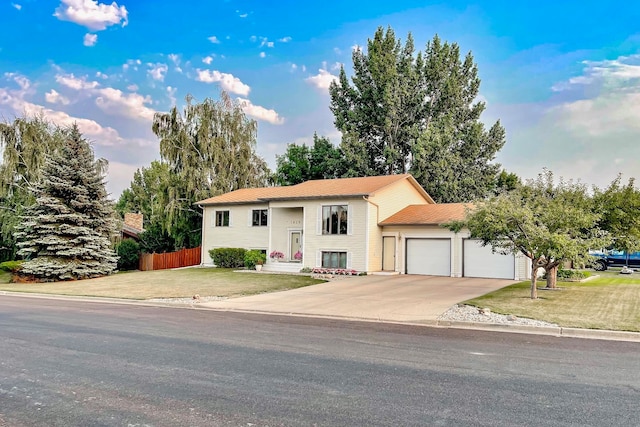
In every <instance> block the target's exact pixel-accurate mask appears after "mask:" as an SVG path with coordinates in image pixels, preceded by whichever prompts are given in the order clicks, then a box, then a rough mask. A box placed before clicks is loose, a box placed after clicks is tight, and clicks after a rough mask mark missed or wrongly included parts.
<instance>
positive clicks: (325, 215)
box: [322, 205, 348, 234]
mask: <svg viewBox="0 0 640 427" xmlns="http://www.w3.org/2000/svg"><path fill="white" fill-rule="evenodd" d="M347 213H348V206H347V205H332V206H323V207H322V234H347V229H348V226H347V218H348V215H347Z"/></svg>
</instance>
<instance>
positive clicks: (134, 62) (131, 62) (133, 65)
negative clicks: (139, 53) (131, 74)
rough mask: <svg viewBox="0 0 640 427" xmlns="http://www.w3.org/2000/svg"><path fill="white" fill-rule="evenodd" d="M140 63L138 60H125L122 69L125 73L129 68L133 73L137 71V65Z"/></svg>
mask: <svg viewBox="0 0 640 427" xmlns="http://www.w3.org/2000/svg"><path fill="white" fill-rule="evenodd" d="M141 64H142V61H141V60H139V59H127V62H126V63H124V64H122V69H123V70H124V71H127V70H128V69H129V68H131V69H132V70H133V71H138V65H141Z"/></svg>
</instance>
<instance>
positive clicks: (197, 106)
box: [152, 92, 270, 247]
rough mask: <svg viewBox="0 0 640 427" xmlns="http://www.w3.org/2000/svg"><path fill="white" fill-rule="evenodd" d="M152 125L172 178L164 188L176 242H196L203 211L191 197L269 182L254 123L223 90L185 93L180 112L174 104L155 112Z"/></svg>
mask: <svg viewBox="0 0 640 427" xmlns="http://www.w3.org/2000/svg"><path fill="white" fill-rule="evenodd" d="M152 129H153V132H154V133H155V134H156V136H157V137H158V138H159V139H160V156H161V158H162V160H163V161H164V162H166V163H167V164H168V165H169V169H170V172H171V174H172V179H173V178H175V182H172V184H171V186H170V187H169V188H168V192H167V204H166V206H165V213H166V223H165V229H166V231H167V232H168V233H169V234H170V235H171V236H173V237H174V238H176V245H183V246H187V247H193V246H197V245H198V244H199V243H200V238H201V236H200V233H201V215H202V214H201V212H200V211H199V210H198V209H197V208H196V207H195V206H194V202H196V201H198V200H202V199H205V198H208V197H211V196H215V195H217V194H222V193H226V192H229V191H233V190H237V189H239V188H245V187H256V186H264V185H267V183H268V180H269V177H270V172H269V169H268V167H267V164H266V162H265V161H264V159H262V158H260V157H259V156H258V155H257V154H256V153H255V147H256V132H257V124H256V122H255V121H254V120H250V119H248V118H247V117H246V115H245V114H244V112H243V111H242V107H241V105H240V104H238V103H237V102H235V101H233V100H232V99H231V98H230V97H229V96H228V95H227V94H226V92H221V94H220V99H219V100H217V101H215V100H213V99H210V98H207V99H205V100H204V101H203V102H201V103H194V102H193V98H192V97H190V96H189V97H187V98H186V106H185V107H184V110H183V111H182V113H180V112H179V111H178V108H177V107H174V108H172V109H171V111H170V112H168V113H156V114H155V116H154V119H153V128H152Z"/></svg>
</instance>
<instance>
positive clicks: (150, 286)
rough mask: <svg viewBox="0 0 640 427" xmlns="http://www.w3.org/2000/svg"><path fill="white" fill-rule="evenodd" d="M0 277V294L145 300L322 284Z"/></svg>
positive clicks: (279, 278)
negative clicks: (21, 280)
mask: <svg viewBox="0 0 640 427" xmlns="http://www.w3.org/2000/svg"><path fill="white" fill-rule="evenodd" d="M7 276H8V277H4V275H0V290H3V291H12V292H30V293H43V294H57V295H77V296H93V297H111V298H125V299H137V300H144V299H149V298H181V297H192V296H194V295H200V296H203V297H204V296H219V297H238V296H245V295H254V294H259V293H264V292H275V291H283V290H287V289H295V288H300V287H303V286H309V285H315V284H317V283H322V282H324V280H318V279H313V278H311V277H309V276H303V275H284V274H277V275H276V274H256V273H249V272H234V271H233V270H231V269H224V268H201V267H194V268H184V269H178V270H157V271H134V272H123V273H117V274H114V275H111V276H107V277H100V278H97V279H87V280H78V281H70V282H54V283H8V282H9V280H10V276H9V275H8V274H7Z"/></svg>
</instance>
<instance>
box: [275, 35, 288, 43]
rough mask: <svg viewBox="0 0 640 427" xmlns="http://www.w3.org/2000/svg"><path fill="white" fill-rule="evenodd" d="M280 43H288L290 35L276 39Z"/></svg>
mask: <svg viewBox="0 0 640 427" xmlns="http://www.w3.org/2000/svg"><path fill="white" fill-rule="evenodd" d="M278 41H279V42H281V43H289V42H290V41H291V37H289V36H286V37H283V38H281V39H279V40H278Z"/></svg>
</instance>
